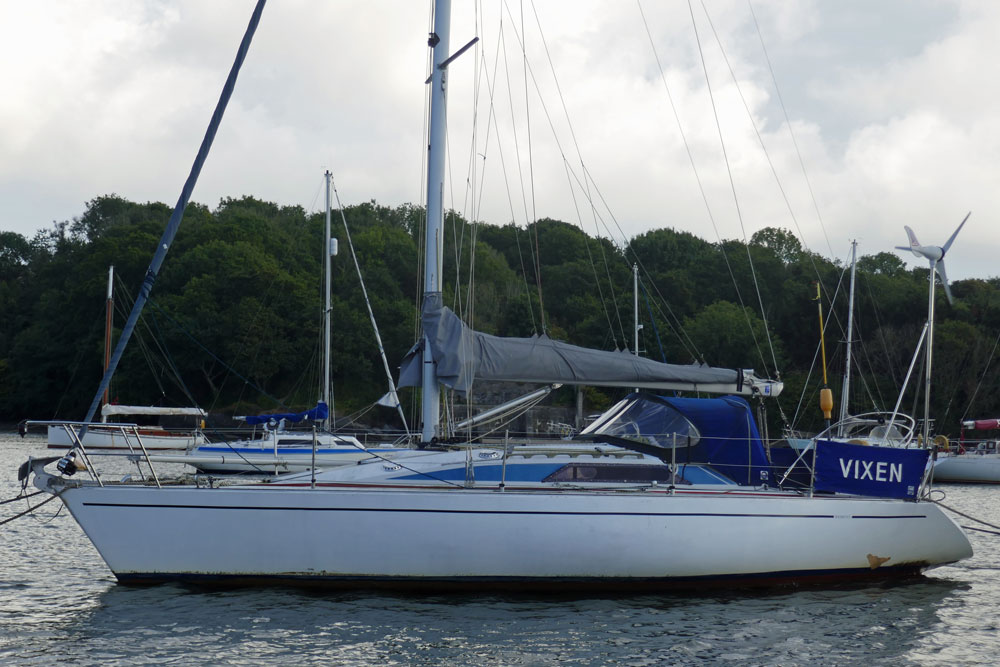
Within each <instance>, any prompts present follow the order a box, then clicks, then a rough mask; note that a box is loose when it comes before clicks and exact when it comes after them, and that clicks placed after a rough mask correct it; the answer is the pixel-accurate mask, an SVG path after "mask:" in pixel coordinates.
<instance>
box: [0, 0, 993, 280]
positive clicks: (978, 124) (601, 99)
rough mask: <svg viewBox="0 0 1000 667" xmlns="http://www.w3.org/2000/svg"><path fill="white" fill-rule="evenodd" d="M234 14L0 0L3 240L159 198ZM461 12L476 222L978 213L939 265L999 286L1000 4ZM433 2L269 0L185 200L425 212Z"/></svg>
mask: <svg viewBox="0 0 1000 667" xmlns="http://www.w3.org/2000/svg"><path fill="white" fill-rule="evenodd" d="M253 4H254V2H253V1H252V0H241V1H236V0H210V1H205V0H88V2H76V1H74V0H38V1H36V2H30V3H15V2H4V3H0V73H2V76H0V81H2V85H3V92H2V94H0V228H2V229H5V230H14V231H17V232H19V233H21V234H25V235H28V236H31V235H33V234H34V233H35V231H36V230H39V229H44V228H49V227H51V225H52V224H53V223H54V222H57V221H63V220H70V219H72V218H73V217H75V216H79V215H80V214H81V213H82V212H83V211H84V209H85V206H86V202H87V201H88V200H90V199H93V198H94V197H97V196H100V195H104V194H109V193H117V194H119V195H121V196H123V197H126V198H128V199H131V200H135V201H162V202H167V203H169V204H171V205H172V204H173V203H174V202H175V201H176V199H177V196H178V194H179V192H180V189H181V186H182V184H183V182H184V179H185V178H186V176H187V173H188V170H189V169H190V165H191V162H192V160H193V158H194V155H195V153H196V151H197V148H198V145H199V144H200V142H201V138H202V135H203V133H204V130H205V127H206V125H207V123H208V119H209V117H210V115H211V112H212V109H213V108H214V105H215V103H216V100H217V98H218V94H219V91H220V89H221V86H222V83H223V81H224V79H225V76H226V73H227V72H228V70H229V67H230V66H231V64H232V60H233V57H234V55H235V51H236V47H237V45H238V43H239V40H240V38H241V37H242V34H243V31H244V29H245V27H246V23H247V20H248V19H249V15H250V12H251V10H252V7H253ZM455 4H456V7H455V9H454V11H453V29H452V38H451V43H452V50H456V49H457V48H458V47H459V46H460V45H462V44H464V43H465V42H467V41H468V40H469V39H471V38H472V37H473V36H476V35H478V36H479V37H480V42H479V45H478V47H477V48H476V49H474V50H470V51H469V52H468V53H466V54H465V55H463V56H462V57H461V58H460V59H459V60H458V61H456V63H455V64H454V65H453V66H452V70H451V74H450V77H451V78H450V102H449V105H450V116H449V156H450V167H449V182H448V185H449V188H450V191H449V193H448V195H447V201H448V202H449V205H450V206H451V207H453V208H455V209H457V210H459V211H461V212H463V213H464V214H465V215H467V216H469V217H475V218H477V219H481V220H485V221H487V222H493V223H505V222H509V221H515V222H516V223H517V224H521V225H523V224H524V223H525V221H526V220H528V219H530V218H532V217H553V218H559V219H563V220H566V221H568V222H573V223H575V224H579V225H581V226H582V227H583V228H584V229H585V230H586V231H587V232H588V233H591V234H596V233H600V234H601V235H604V236H609V235H610V236H613V237H615V239H616V241H618V242H621V241H622V239H623V238H628V237H631V236H634V235H636V234H639V233H642V232H643V231H645V230H648V229H651V228H657V227H674V228H677V229H682V230H687V231H691V232H693V233H695V234H697V235H699V236H702V237H703V238H706V239H709V240H712V241H715V240H717V239H719V238H744V236H746V237H749V236H750V235H751V234H752V233H753V232H754V231H756V230H758V229H760V228H762V227H766V226H780V227H786V228H788V229H791V230H793V231H795V232H796V234H799V235H801V238H802V239H803V240H804V242H805V243H806V245H807V246H808V247H809V248H811V249H813V250H815V251H817V252H821V253H822V254H825V255H827V256H834V257H839V258H845V257H846V256H847V253H848V248H849V243H850V240H851V239H853V238H856V239H858V241H859V252H861V253H862V254H871V253H875V252H880V251H883V250H891V248H892V246H894V245H898V244H901V243H903V242H904V240H905V236H904V232H903V229H902V226H903V225H904V224H908V225H910V226H911V227H913V228H914V230H915V231H916V233H917V235H918V236H919V237H920V240H921V241H922V242H923V243H927V244H931V243H934V244H941V243H943V242H944V241H945V240H946V239H947V237H948V236H949V235H950V234H951V232H952V231H953V229H954V228H955V226H957V224H958V222H959V221H960V220H961V219H962V217H964V216H965V214H966V212H968V211H970V210H971V211H972V217H971V218H970V220H969V223H968V224H967V225H966V228H965V230H964V231H963V232H962V235H961V236H960V237H959V239H958V241H956V243H955V245H954V246H953V248H952V251H951V254H950V255H949V258H948V271H949V275H950V277H951V278H952V279H960V278H969V277H987V276H997V275H1000V267H998V264H997V262H996V259H995V258H996V256H997V255H998V254H1000V252H998V251H1000V224H998V223H1000V215H998V213H1000V188H998V187H997V180H998V179H997V174H998V166H997V165H998V164H1000V86H998V85H997V82H998V81H1000V39H998V36H1000V3H996V2H992V1H991V0H981V1H979V2H972V1H967V2H966V1H958V0H906V1H904V0H864V1H862V0H839V1H838V2H823V1H819V0H816V1H809V0H800V1H791V0H787V1H786V0H782V1H779V0H752V3H748V2H747V1H746V0H705V2H704V3H702V1H701V0H692V2H691V5H690V6H691V10H689V5H688V2H687V1H686V0H658V1H656V2H653V0H641V1H640V2H630V1H627V0H626V1H621V2H598V1H591V0H586V1H583V0H575V1H570V0H523V2H522V0H506V1H504V0H501V1H500V2H497V1H496V0H482V2H480V3H474V2H472V1H471V0H460V1H459V2H456V3H455ZM751 9H752V12H753V13H751ZM692 10H693V15H694V24H695V25H696V26H697V38H696V33H695V30H694V26H693V24H692ZM522 12H523V16H522ZM429 14H430V11H429V7H428V5H427V3H424V2H417V1H415V0H367V1H364V2H351V1H348V0H343V1H336V0H325V1H321V0H309V1H307V0H284V1H282V2H272V3H270V5H269V6H268V7H267V8H266V9H265V11H264V16H263V20H262V22H261V26H260V29H259V30H258V33H257V37H256V40H255V42H254V44H253V46H252V47H251V51H250V55H249V57H248V58H247V61H246V64H245V65H244V68H243V73H242V75H241V78H240V81H239V83H238V85H237V88H236V92H235V95H234V97H233V100H232V102H231V103H230V106H229V110H228V111H227V115H226V118H225V119H224V121H223V125H222V129H221V131H220V133H219V135H218V138H217V140H216V142H215V146H214V148H213V151H212V154H211V155H210V157H209V160H208V163H207V165H206V167H205V169H204V171H203V172H202V176H201V180H200V181H199V183H198V186H197V188H196V189H195V192H194V197H193V199H194V200H195V201H198V202H201V203H204V204H207V205H209V206H210V207H213V208H214V207H215V206H216V205H218V203H219V201H220V199H222V198H225V197H239V196H242V195H253V196H255V197H258V198H261V199H265V200H269V201H274V202H278V203H280V204H297V205H301V206H303V207H304V208H306V209H307V210H310V211H313V210H317V209H319V208H320V207H321V202H320V199H319V197H320V192H321V181H322V172H323V170H324V169H326V168H329V169H330V170H331V171H332V172H333V174H334V178H335V179H336V183H337V187H338V190H339V193H340V196H341V200H342V201H343V203H344V204H352V203H358V202H362V201H368V200H372V199H374V200H377V201H378V202H379V203H383V204H389V205H396V204H401V203H405V202H414V203H421V202H422V201H423V199H424V195H423V192H422V189H423V185H422V180H421V179H422V174H423V167H422V161H423V145H424V141H425V140H424V134H423V132H424V131H423V126H424V114H425V94H426V87H425V85H424V80H425V79H426V77H427V47H426V33H427V31H428V25H429ZM754 17H756V22H755V18H754ZM757 25H759V33H760V34H759V35H758V29H757V27H756V26H757ZM696 39H697V40H699V41H700V44H701V50H700V51H699V47H698V41H696ZM762 40H763V46H764V47H766V52H767V55H768V56H769V58H770V68H769V66H768V60H767V59H765V56H764V51H763V49H762ZM720 45H721V46H720ZM522 47H523V52H524V53H525V54H526V58H525V57H523V56H522ZM723 53H724V55H723ZM703 61H704V69H707V72H708V83H709V84H710V87H709V86H708V85H706V75H705V71H704V70H703V65H702V62H703ZM772 69H773V73H774V79H775V80H776V82H777V89H776V87H775V81H774V80H772V75H771V71H772ZM526 75H527V76H526ZM526 78H527V83H526ZM734 79H735V82H734ZM709 89H711V93H712V95H711V96H710V94H709ZM779 91H780V100H779ZM712 96H714V101H715V107H714V110H713V104H712ZM781 101H783V102H784V105H783V106H782V104H781ZM675 110H676V111H675ZM786 114H787V121H790V124H791V132H790V131H789V123H788V122H787V121H786ZM716 118H718V126H717V123H716ZM720 126H721V139H720V131H719V127H720ZM529 137H530V141H529ZM793 138H794V140H793ZM762 143H763V148H762V146H761V144H762ZM796 146H797V150H796ZM723 149H724V151H723ZM724 153H725V156H726V157H728V163H729V169H728V170H727V166H726V160H725V159H724V157H723V155H724ZM800 156H801V159H800ZM730 173H731V174H732V180H730ZM699 184H700V185H699ZM702 192H704V194H702ZM591 202H594V205H593V206H592V205H591ZM737 202H738V206H737ZM180 233H181V234H183V226H182V228H181V232H180ZM905 259H906V261H907V262H908V263H910V264H913V265H915V263H916V262H917V260H916V259H915V258H913V257H912V256H907V257H905Z"/></svg>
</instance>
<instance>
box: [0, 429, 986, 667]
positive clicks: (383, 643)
mask: <svg viewBox="0 0 1000 667" xmlns="http://www.w3.org/2000/svg"><path fill="white" fill-rule="evenodd" d="M39 452H40V445H39V443H38V441H35V442H34V443H30V442H27V441H21V440H18V439H17V438H16V437H7V438H4V437H2V436H0V489H2V493H0V499H2V498H9V497H11V496H13V495H14V494H15V493H16V490H17V483H16V466H17V464H19V463H20V462H21V461H22V460H24V458H26V457H27V456H28V455H30V454H32V453H34V454H35V455H38V453H39ZM946 492H947V494H948V499H947V500H946V501H945V502H946V503H948V504H949V505H952V506H955V507H956V508H958V509H961V510H962V511H965V512H969V513H971V514H973V515H975V516H979V517H982V518H984V519H986V520H990V521H993V522H994V523H998V522H1000V509H995V507H996V505H997V503H995V502H994V501H993V496H994V495H996V494H1000V488H997V489H992V488H976V487H966V488H962V487H946ZM39 498H41V497H39ZM32 500H33V501H35V500H36V499H32ZM25 506H26V505H25V503H24V501H19V502H18V503H14V504H12V505H5V506H3V508H2V509H3V513H0V518H4V517H7V516H10V515H11V514H13V513H16V512H17V511H20V510H21V509H24V508H25ZM12 507H16V508H18V509H12ZM56 508H57V503H50V504H49V505H46V506H45V507H44V508H42V510H40V512H39V516H37V517H26V518H24V519H20V520H18V521H16V522H14V523H12V524H8V525H7V526H4V527H2V528H0V531H2V532H0V568H2V570H0V571H2V573H3V576H2V577H0V580H2V581H0V662H4V663H13V664H21V665H34V664H45V665H49V664H52V663H53V662H57V661H66V662H71V663H73V664H80V665H96V664H101V665H105V664H108V663H114V664H148V663H151V662H152V663H180V664H190V663H210V664H225V665H239V664H255V665H257V664H286V663H292V664H313V663H315V664H354V665H361V664H372V663H379V664H382V665H396V664H399V665H410V664H447V665H468V664H525V665H538V664H561V663H566V662H568V663H573V664H581V665H605V664H628V665H652V664H663V663H667V664H678V663H696V662H706V661H709V662H721V661H726V662H734V663H745V664H782V665H806V664H857V663H867V664H893V665H895V664H938V663H944V662H949V663H970V662H972V663H974V662H993V660H994V656H995V653H996V651H997V648H998V647H1000V642H998V640H997V638H996V635H997V627H996V622H995V621H994V620H993V619H994V617H995V616H996V614H995V610H996V603H995V600H996V599H997V596H998V594H1000V557H998V556H997V548H998V546H1000V544H998V543H997V542H996V540H997V539H1000V538H996V537H994V536H991V535H987V534H984V533H973V534H972V535H971V539H972V541H973V546H974V548H975V550H976V555H975V556H974V558H973V559H971V560H969V561H966V562H965V563H962V564H959V565H958V566H955V567H946V568H939V569H938V570H935V571H934V572H932V573H931V574H930V575H929V576H927V577H923V578H918V579H916V580H913V581H908V582H905V583H898V584H892V585H889V584H883V585H868V586H855V587H845V588H836V589H822V590H820V589H810V590H780V591H776V592H763V593H761V592H757V593H753V594H749V595H745V594H732V595H720V594H719V593H718V592H717V591H716V592H713V593H712V595H706V596H704V597H694V596H690V595H687V596H683V595H656V596H648V597H621V598H615V597H602V598H596V599H592V598H583V597H580V598H566V597H545V598H528V597H501V596H490V597H480V596H448V597H427V596H423V597H420V596H393V595H385V594H381V593H378V594H376V593H364V592H355V593H312V592H305V591H285V590H281V589H261V590H249V589H240V590H205V589H196V588H187V587H183V586H173V585H164V586H156V587H149V588H132V587H125V586H119V585H117V584H116V583H115V582H114V577H113V576H112V575H111V573H110V572H109V571H108V570H107V568H106V567H105V566H104V563H103V562H102V561H101V560H100V556H99V555H98V554H97V552H96V551H95V550H94V548H93V546H92V545H91V544H90V542H89V541H88V540H87V538H86V537H85V536H84V535H83V533H82V531H80V529H79V528H78V527H77V525H76V523H75V522H74V521H73V520H72V517H70V516H68V514H67V513H66V512H65V510H63V511H61V512H58V513H57V510H56ZM991 515H992V516H991ZM261 539H262V540H264V539H267V536H266V535H261ZM401 548H405V545H401Z"/></svg>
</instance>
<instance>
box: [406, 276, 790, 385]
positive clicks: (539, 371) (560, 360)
mask: <svg viewBox="0 0 1000 667" xmlns="http://www.w3.org/2000/svg"><path fill="white" fill-rule="evenodd" d="M421 320H422V324H423V330H424V336H425V337H424V338H423V339H421V341H420V342H418V343H417V344H416V345H415V346H414V347H413V348H412V349H411V350H410V351H409V352H408V353H407V355H406V357H405V358H404V359H403V363H402V364H401V366H400V374H399V386H401V387H419V386H420V378H421V367H422V365H423V357H422V352H421V351H422V350H423V345H424V344H425V341H429V343H430V346H431V352H432V354H433V357H434V362H435V364H436V367H437V378H438V382H440V383H441V384H443V385H445V386H447V387H450V388H452V389H454V390H456V391H460V392H463V393H464V392H467V391H468V390H469V389H470V388H471V387H472V384H473V382H483V381H486V382H528V383H538V384H551V383H560V384H578V385H591V386H616V387H638V388H641V389H656V390H679V391H701V392H706V393H715V394H744V395H754V394H762V395H765V396H777V395H778V394H779V393H780V392H781V389H782V383H781V382H778V381H772V380H762V379H760V378H757V377H756V376H754V374H753V372H752V371H744V370H733V369H728V368H713V367H711V366H707V365H703V364H690V365H681V364H664V363H660V362H658V361H653V360H652V359H646V358H644V357H638V356H636V355H634V354H632V353H631V352H629V351H627V350H623V351H607V350H593V349H590V348H585V347H579V346H576V345H570V344H568V343H563V342H560V341H556V340H552V339H551V338H549V337H548V336H546V335H544V334H543V335H541V336H537V335H536V336H532V337H530V338H502V337H500V336H492V335H490V334H485V333H482V332H479V331H474V330H472V329H470V328H469V327H468V326H466V324H465V323H464V322H462V320H461V319H459V317H458V316H457V315H456V314H455V313H454V312H452V311H451V309H449V308H447V307H445V306H443V305H442V303H441V295H440V294H430V295H427V297H426V298H425V299H424V307H423V314H422V317H421Z"/></svg>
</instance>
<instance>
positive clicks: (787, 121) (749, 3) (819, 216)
mask: <svg viewBox="0 0 1000 667" xmlns="http://www.w3.org/2000/svg"><path fill="white" fill-rule="evenodd" d="M747 6H748V7H749V8H750V16H752V17H753V24H754V27H755V28H756V29H757V37H758V39H759V40H760V48H761V50H762V51H763V52H764V60H765V62H767V71H768V72H770V74H771V82H772V83H773V84H774V92H775V96H776V97H777V98H778V103H779V105H780V106H781V113H782V114H783V115H784V117H785V127H787V128H788V135H789V137H791V139H792V146H794V147H795V155H796V156H797V157H798V160H799V167H800V168H801V169H802V176H803V177H804V178H805V181H806V187H807V188H808V190H809V197H810V198H811V199H812V203H813V208H814V209H815V211H816V218H817V220H819V226H820V229H822V230H823V238H825V239H826V247H827V250H828V251H829V253H830V256H831V257H832V256H833V246H832V245H830V237H829V236H827V233H826V225H825V224H823V215H822V214H821V213H820V210H819V202H817V201H816V195H815V194H814V192H813V187H812V182H811V181H810V180H809V174H808V173H806V163H805V161H804V160H803V159H802V151H800V150H799V142H798V141H797V140H796V138H795V131H794V130H793V129H792V121H791V120H790V119H789V118H788V110H787V109H786V108H785V100H784V98H783V97H782V96H781V89H780V88H779V87H778V79H777V77H776V76H775V75H774V67H772V66H771V57H770V56H769V55H768V53H767V46H765V45H764V36H763V34H762V33H761V30H760V24H759V23H758V22H757V14H756V13H755V12H754V10H753V2H752V1H751V0H747ZM707 13H708V12H707V10H706V14H707ZM793 220H794V217H793ZM795 226H796V228H798V221H796V222H795ZM799 237H800V238H803V239H804V237H803V236H802V232H801V231H800V232H799ZM804 245H805V242H804V241H803V246H804ZM817 273H818V271H817Z"/></svg>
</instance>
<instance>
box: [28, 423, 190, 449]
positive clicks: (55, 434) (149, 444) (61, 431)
mask: <svg viewBox="0 0 1000 667" xmlns="http://www.w3.org/2000/svg"><path fill="white" fill-rule="evenodd" d="M139 437H140V438H141V439H142V446H143V447H145V448H146V449H147V450H184V449H189V448H191V447H196V446H197V445H200V444H201V443H202V442H204V438H203V437H202V435H201V434H200V433H194V432H190V433H181V432H174V431H164V430H162V429H143V428H140V429H139ZM48 445H49V449H69V448H70V447H71V446H72V445H73V442H72V439H71V437H70V435H69V433H67V432H66V429H65V428H62V427H59V426H49V427H48ZM83 446H84V447H86V448H87V449H118V450H132V449H138V448H139V443H138V442H136V439H135V438H134V437H129V438H126V437H125V436H124V435H123V433H122V430H121V428H112V429H103V428H101V427H100V426H91V427H90V428H88V429H87V434H86V435H84V436H83Z"/></svg>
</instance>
